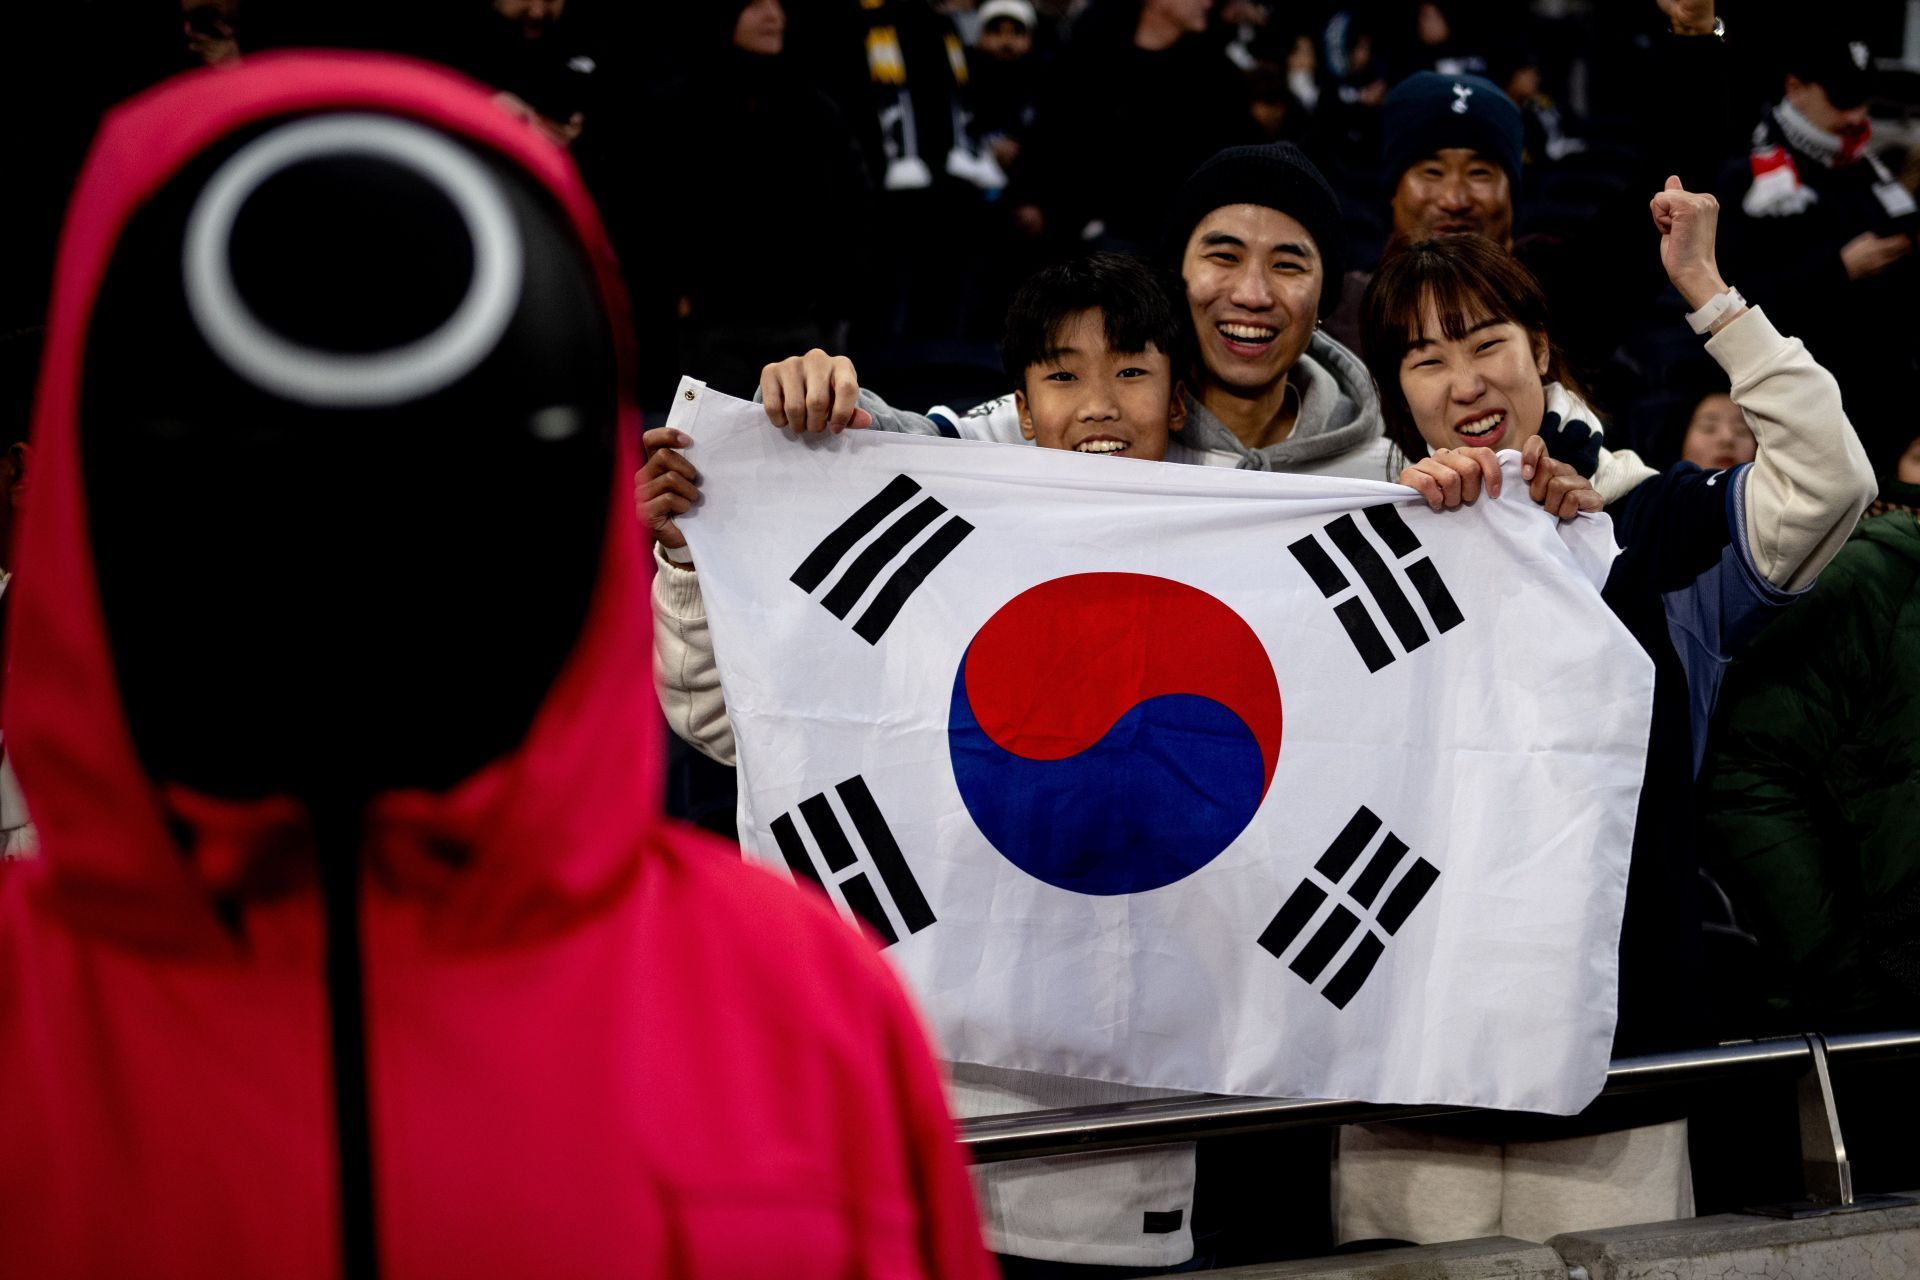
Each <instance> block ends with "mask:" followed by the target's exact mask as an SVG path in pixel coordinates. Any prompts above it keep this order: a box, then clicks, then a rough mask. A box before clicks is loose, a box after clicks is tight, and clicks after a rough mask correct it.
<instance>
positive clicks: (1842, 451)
mask: <svg viewBox="0 0 1920 1280" xmlns="http://www.w3.org/2000/svg"><path fill="white" fill-rule="evenodd" d="M1707 352H1708V353H1709V354H1710V355H1712V356H1713V358H1714V359H1715V360H1718V361H1719V362H1720V366H1721V368H1723V369H1725V370H1726V371H1727V377H1728V378H1729V379H1730V380H1731V381H1732V383H1733V389H1732V390H1733V402H1734V403H1735V404H1737V405H1739V406H1740V408H1741V410H1742V412H1744V413H1745V414H1746V418H1747V423H1748V425H1749V426H1751V427H1752V428H1753V438H1754V441H1755V443H1756V445H1757V446H1758V449H1757V453H1756V456H1755V457H1754V461H1753V466H1752V467H1751V468H1750V469H1749V471H1748V473H1747V482H1746V510H1745V512H1744V515H1745V517H1746V526H1747V528H1746V535H1747V547H1748V549H1749V550H1750V551H1751V552H1752V553H1753V562H1754V565H1755V567H1757V568H1758V569H1759V570H1760V572H1761V573H1762V574H1764V575H1766V578H1767V580H1768V581H1769V582H1771V583H1773V584H1774V585H1775V586H1777V587H1781V588H1783V589H1785V590H1787V591H1799V590H1801V589H1802V588H1804V587H1806V586H1808V585H1810V584H1811V583H1812V582H1813V580H1814V578H1816V577H1818V576H1819V573H1820V570H1822V569H1824V568H1826V566H1827V562H1828V561H1830V560H1832V559H1833V557H1834V554H1835V553H1836V552H1838V551H1839V550H1840V545H1841V544H1842V543H1843V542H1845V541H1846V540H1847V535H1848V534H1850V533H1852V532H1853V526H1854V523H1855V522H1856V521H1857V520H1859V518H1860V513H1861V512H1862V511H1865V510H1866V508H1867V504H1868V503H1869V502H1871V501H1873V496H1874V492H1875V482H1874V476H1873V467H1872V466H1871V465H1870V464H1869V463H1868V462H1867V454H1866V450H1865V449H1863V448H1861V447H1860V440H1859V437H1858V436H1856V435H1855V434H1854V430H1853V424H1852V423H1850V422H1848V421H1847V415H1846V411H1845V410H1844V409H1842V408H1841V406H1840V384H1839V383H1837V382H1835V381H1834V379H1833V375H1832V374H1830V373H1828V372H1827V371H1826V370H1825V369H1823V368H1821V367H1820V366H1819V365H1818V364H1816V363H1815V362H1814V359H1813V357H1812V356H1811V355H1809V354H1808V353H1807V348H1806V345H1805V344H1804V343H1802V342H1801V341H1800V340H1799V339H1798V338H1788V337H1784V336H1782V335H1781V333H1780V331H1779V330H1778V329H1775V328H1774V327H1773V324H1772V322H1770V321H1769V320H1768V319H1767V317H1766V316H1765V315H1764V314H1763V313H1762V312H1761V311H1760V309H1759V308H1758V307H1750V308H1748V309H1747V311H1746V312H1744V313H1743V314H1741V315H1740V316H1738V317H1736V318H1735V319H1734V320H1733V321H1732V323H1730V324H1728V325H1727V327H1726V328H1724V329H1722V330H1721V331H1720V332H1719V333H1717V334H1715V335H1714V336H1713V337H1712V338H1711V339H1709V340H1708V342H1707Z"/></svg>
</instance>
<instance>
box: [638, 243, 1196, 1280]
mask: <svg viewBox="0 0 1920 1280" xmlns="http://www.w3.org/2000/svg"><path fill="white" fill-rule="evenodd" d="M1173 296H1177V295H1172V294H1170V292H1169V290H1168V289H1167V288H1165V287H1164V286H1163V285H1162V282H1161V281H1160V280H1159V279H1158V278H1157V277H1156V276H1155V275H1154V273H1153V271H1152V269H1151V268H1149V267H1148V266H1146V264H1144V263H1142V262H1140V261H1138V260H1136V259H1133V258H1129V257H1125V256H1121V255H1117V254H1100V253H1096V254H1092V255H1090V256H1088V257H1085V258H1082V259H1079V260H1076V261H1072V262H1067V263H1062V264H1060V265H1057V266H1053V267H1049V268H1047V269H1045V270H1043V271H1041V272H1040V273H1039V274H1037V275H1035V276H1034V277H1033V278H1032V279H1030V280H1029V281H1027V283H1026V284H1025V285H1024V286H1023V287H1022V288H1021V289H1020V291H1019V292H1018V294H1016V296H1015V297H1014V300H1013V304H1012V307H1011V308H1010V309H1009V311H1008V314H1007V330H1006V338H1005V341H1004V342H1003V344H1002V348H1001V351H1002V357H1003V359H1004V361H1005V364H1006V369H1007V373H1008V374H1009V375H1010V376H1011V377H1012V378H1013V379H1014V381H1015V382H1016V383H1017V384H1018V385H1019V387H1020V389H1019V390H1018V391H1017V392H1015V393H1014V403H1015V406H1016V408H1017V411H1018V417H1019V429H1020V432H1021V434H1022V435H1023V436H1024V437H1025V438H1026V439H1027V440H1028V441H1031V442H1032V443H1034V444H1036V445H1038V446H1040V447H1041V448H1043V449H1071V450H1073V451H1075V452H1077V453H1085V454H1093V455H1096V456H1099V457H1108V458H1116V457H1117V458H1144V459H1147V460H1149V461H1161V460H1163V459H1165V458H1166V456H1167V451H1168V446H1169V442H1170V441H1171V440H1172V439H1173V438H1174V437H1175V436H1176V434H1177V433H1178V432H1179V431H1180V429H1181V427H1182V426H1183V424H1184V422H1185V419H1186V408H1185V403H1186V402H1185V398H1184V396H1183V395H1182V388H1181V384H1180V380H1179V373H1178V371H1179V370H1181V369H1183V368H1185V367H1186V364H1185V359H1184V357H1185V347H1186V342H1187V338H1186V334H1187V324H1186V320H1185V317H1183V316H1181V315H1180V314H1178V313H1177V311H1176V310H1175V307H1174V304H1173V302H1172V300H1171V299H1172V297H1173ZM816 355H819V356H820V359H822V360H825V359H826V357H825V356H824V354H821V353H816ZM785 363H786V364H787V365H797V364H798V361H788V362H785ZM840 363H842V364H844V363H845V362H844V361H841V362H840ZM781 367H782V366H769V367H768V372H767V377H766V378H765V379H763V384H762V385H763V387H769V388H771V389H772V394H770V395H769V396H768V397H767V409H768V413H769V416H773V415H774V414H775V412H776V411H777V409H778V406H779V403H780V383H779V380H778V377H777V376H776V374H775V370H777V369H779V368H781ZM796 373H797V371H796ZM845 376H846V377H847V378H848V379H849V380H851V379H852V377H853V372H852V368H851V366H847V368H846V370H845ZM815 385H816V386H823V385H825V384H824V383H820V382H816V383H815ZM795 390H796V394H798V388H797V385H796V389H795ZM862 402H863V403H865V404H868V405H870V406H872V408H873V410H874V411H875V412H880V413H891V412H894V411H893V410H890V409H888V408H887V406H885V405H884V404H882V403H881V402H879V401H878V400H877V398H874V397H872V396H871V394H870V393H862ZM779 420H780V419H778V418H775V421H779ZM871 422H872V415H871V414H870V413H869V412H868V411H867V410H865V409H862V410H860V411H859V412H858V413H856V414H855V415H853V423H852V425H855V426H868V425H870V424H871ZM984 424H985V419H984V417H961V418H958V419H957V421H955V422H954V423H952V424H950V425H951V427H952V430H951V431H950V432H948V434H959V435H961V436H963V437H964V436H969V435H971V438H974V439H991V438H992V433H991V432H990V431H989V430H987V428H986V427H985V425H984ZM645 442H646V446H647V464H646V467H645V469H644V470H643V471H642V472H641V474H640V475H639V476H638V477H636V479H635V490H636V492H635V499H636V504H637V506H638V507H639V509H640V513H641V515H642V517H643V518H644V519H645V520H646V521H647V523H648V524H649V525H650V526H651V527H652V529H653V532H654V535H655V537H656V539H657V542H656V547H655V553H654V554H655V559H656V568H657V571H656V573H655V574H654V585H653V610H654V637H655V648H654V661H655V680H656V683H657V685H658V686H659V690H660V698H661V703H662V705H663V706H664V707H665V709H666V712H667V719H668V722H669V723H670V724H671V725H672V727H673V730H674V732H675V733H678V734H679V735H680V736H681V737H683V738H685V739H686V740H687V741H689V742H691V743H693V744H694V745H695V746H696V747H698V748H699V749H700V750H701V751H703V752H704V753H706V754H707V755H709V756H711V757H712V758H714V759H715V760H718V761H720V762H721V763H723V764H729V765H730V764H733V763H734V759H735V757H734V744H733V731H732V728H731V726H730V725H729V724H728V721H727V714H726V707H725V705H724V703H723V702H722V699H721V691H720V683H719V675H718V672H717V669H716V667H715V665H714V656H713V646H712V641H711V639H710V637H709V634H708V631H707V620H706V610H705V608H704V606H703V604H702V602H701V598H700V583H699V575H698V574H697V572H695V570H694V566H693V562H692V560H691V559H690V558H689V556H688V554H687V552H686V550H685V548H686V539H685V537H684V536H682V534H681V533H680V531H679V529H678V528H677V527H676V525H675V517H677V516H679V515H683V514H685V513H686V512H687V511H688V510H689V509H691V508H692V506H693V504H694V502H695V501H697V500H698V498H699V496H700V477H699V473H698V471H697V470H696V469H695V468H694V466H693V465H692V463H690V462H689V461H688V460H687V458H686V456H685V455H684V454H682V453H681V452H680V450H682V449H687V448H689V447H691V446H693V445H694V441H693V440H691V439H689V438H688V437H687V435H686V434H685V433H684V432H681V431H678V430H676V429H674V428H671V427H660V428H656V429H654V430H652V431H649V432H648V433H647V434H646V437H645ZM1169 1092H1170V1091H1168V1090H1153V1089H1141V1088H1135V1087H1132V1086H1128V1085H1118V1084H1108V1083H1103V1082H1097V1081H1086V1080H1075V1079H1070V1078H1067V1077H1063V1076H1049V1075H1041V1074H1036V1073H1033V1072H1024V1071H1008V1070H1003V1069H999V1068H993V1067H981V1066H976V1065H971V1064H967V1063H955V1064H954V1065H953V1080H952V1102H953V1107H954V1110H955V1113H956V1114H958V1115H961V1116H981V1115H998V1114H1004V1113H1008V1112H1016V1111H1035V1110H1042V1109H1046V1108H1051V1107H1069V1106H1086V1105H1091V1104H1095V1103H1105V1102H1119V1101H1127V1100H1131V1099H1136V1098H1151V1097H1161V1096H1166V1095H1167V1094H1168V1093H1169ZM1193 1177H1194V1154H1193V1146H1192V1144H1190V1143H1181V1144H1175V1145H1171V1146H1161V1147H1152V1148H1146V1149H1142V1150H1137V1151H1119V1152H1110V1153H1102V1154H1098V1155H1088V1156H1069V1157H1056V1158H1052V1159H1045V1160H1021V1161H1014V1162H1010V1163H1005V1164H995V1165H987V1166H982V1167H980V1168H978V1169H976V1170H975V1178H976V1180H977V1182H978V1185H979V1188H980V1193H981V1202H982V1206H983V1208H984V1211H985V1216H986V1225H987V1236H988V1242H989V1244H990V1245H991V1246H992V1247H993V1248H994V1249H995V1250H996V1251H997V1252H1000V1253H1002V1254H1009V1255H1014V1256H1016V1257H1020V1258H1026V1259H1041V1260H1046V1261H1049V1262H1056V1263H1085V1264H1099V1265H1105V1266H1128V1267H1152V1268H1160V1267H1168V1266H1174V1265H1177V1264H1179V1263H1183V1262H1187V1261H1188V1260H1189V1259H1190V1258H1192V1257H1193V1256H1194V1252H1195V1251H1194V1242H1193V1234H1192V1222H1193ZM1168 1222H1177V1223H1178V1224H1179V1225H1178V1226H1177V1227H1175V1228H1174V1229H1172V1230H1166V1229H1164V1224H1166V1223H1168ZM1143 1228H1144V1229H1143Z"/></svg>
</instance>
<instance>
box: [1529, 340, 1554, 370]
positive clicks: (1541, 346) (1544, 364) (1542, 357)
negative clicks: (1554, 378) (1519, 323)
mask: <svg viewBox="0 0 1920 1280" xmlns="http://www.w3.org/2000/svg"><path fill="white" fill-rule="evenodd" d="M1532 338H1533V365H1534V368H1536V369H1538V370H1539V371H1540V378H1541V381H1543V382H1544V381H1545V380H1546V377H1547V370H1548V369H1550V368H1551V367H1552V366H1553V344H1552V343H1551V342H1549V341H1548V340H1547V335H1546V334H1544V333H1536V334H1533V335H1532Z"/></svg>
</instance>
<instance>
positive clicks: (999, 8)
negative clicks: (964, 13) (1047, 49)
mask: <svg viewBox="0 0 1920 1280" xmlns="http://www.w3.org/2000/svg"><path fill="white" fill-rule="evenodd" d="M976 16H977V17H978V18H979V20H980V38H979V39H978V40H976V41H975V42H974V46H973V54H974V56H973V57H971V58H970V59H968V61H967V66H968V69H969V73H970V75H969V83H970V86H971V90H972V95H971V96H972V102H973V126H974V129H975V131H976V132H977V133H978V134H979V136H980V138H981V139H982V140H983V141H985V143H986V145H987V147H988V149H989V150H990V151H991V152H992V155H993V158H994V161H995V163H997V164H998V165H999V166H1000V167H1001V169H1003V170H1006V169H1011V168H1012V167H1013V164H1014V162H1015V161H1016V160H1018V159H1019V158H1020V145H1021V142H1022V141H1023V140H1024V139H1025V137H1026V135H1027V130H1028V129H1029V128H1031V127H1032V126H1033V113H1034V105H1035V95H1036V93H1037V92H1038V90H1039V85H1040V63H1039V56H1038V55H1037V54H1036V53H1035V52H1034V47H1033V36H1034V25H1035V23H1036V21H1037V19H1036V17H1035V16H1034V12H1033V6H1032V5H1031V4H1029V3H1028V0H987V2H986V3H985V4H983V5H981V6H980V8H979V9H978V11H977V13H976Z"/></svg>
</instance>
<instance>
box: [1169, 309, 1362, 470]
mask: <svg viewBox="0 0 1920 1280" xmlns="http://www.w3.org/2000/svg"><path fill="white" fill-rule="evenodd" d="M1292 378H1293V384H1294V386H1295V388H1296V389H1297V390H1298V391H1299V393H1300V412H1299V415H1298V417H1296V418H1295V420H1294V426H1293V431H1292V432H1291V433H1290V434H1289V435H1288V436H1287V438H1286V439H1285V440H1282V441H1280V442H1279V443H1277V444H1270V445H1267V446H1266V447H1265V448H1262V449H1249V448H1247V446H1246V445H1244V444H1241V443H1240V439H1239V437H1237V436H1235V435H1234V434H1233V432H1232V430H1230V429H1229V428H1228V427H1227V425H1226V424H1225V423H1223V422H1221V421H1220V419H1218V418H1216V417H1214V415H1213V413H1212V412H1211V411H1210V410H1208V409H1207V407H1206V406H1205V405H1203V404H1201V403H1200V401H1199V400H1197V399H1195V398H1194V397H1193V396H1192V395H1191V394H1189V395H1188V396H1187V424H1186V426H1185V428H1183V429H1182V430H1181V432H1180V436H1179V442H1180V444H1181V445H1182V446H1184V447H1185V448H1187V449H1190V450H1193V451H1194V452H1196V453H1211V454H1216V455H1219V454H1226V455H1231V456H1232V457H1233V458H1234V459H1235V462H1234V465H1236V466H1238V467H1240V468H1241V469H1243V470H1248V471H1299V470H1309V471H1321V470H1326V469H1328V464H1329V463H1330V462H1332V461H1333V460H1334V459H1335V458H1337V457H1339V456H1340V455H1343V454H1351V455H1354V461H1355V462H1356V463H1358V462H1361V461H1362V460H1363V459H1364V460H1365V461H1366V463H1367V466H1366V468H1365V470H1366V474H1365V475H1364V477H1363V478H1365V479H1369V480H1384V479H1392V477H1391V476H1389V475H1386V474H1383V472H1384V463H1382V464H1381V465H1380V467H1379V468H1377V469H1376V467H1375V466H1374V465H1373V464H1374V462H1375V460H1376V458H1378V459H1384V456H1385V451H1384V448H1383V441H1384V438H1385V432H1386V424H1385V422H1384V421H1383V420H1382V419H1381V417H1380V398H1379V397H1378V396H1377V395H1375V394H1374V390H1373V379H1372V377H1370V376H1369V375H1368V373H1367V369H1366V366H1365V365H1363V364H1361V363H1360V357H1358V356H1356V355H1354V354H1353V352H1351V351H1349V350H1347V349H1346V348H1345V347H1343V346H1341V345H1340V344H1339V343H1338V342H1335V341H1334V340H1333V339H1332V338H1330V337H1328V336H1327V335H1326V334H1325V333H1324V332H1322V331H1320V330H1315V331H1314V334H1313V337H1312V339H1311V340H1310V341H1309V342H1308V343H1307V349H1306V351H1305V352H1304V353H1302V355H1301V356H1300V359H1299V360H1298V361H1297V362H1295V364H1294V371H1293V374H1292ZM1310 464H1319V465H1310ZM1340 469H1341V470H1343V471H1345V470H1346V468H1340ZM1349 474H1354V473H1352V472H1349Z"/></svg>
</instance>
